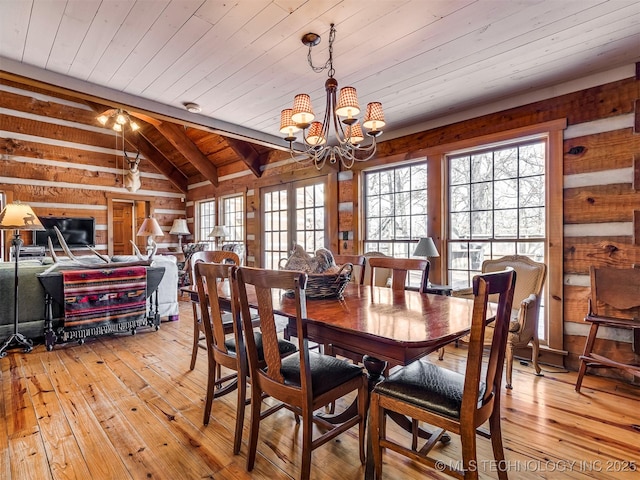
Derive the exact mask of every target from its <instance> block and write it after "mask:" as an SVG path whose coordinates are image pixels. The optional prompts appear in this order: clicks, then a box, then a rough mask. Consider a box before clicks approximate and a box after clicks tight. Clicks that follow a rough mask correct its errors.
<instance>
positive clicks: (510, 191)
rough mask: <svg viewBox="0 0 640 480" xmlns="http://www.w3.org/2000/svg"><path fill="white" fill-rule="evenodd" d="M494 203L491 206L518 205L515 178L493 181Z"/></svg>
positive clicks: (513, 206)
mask: <svg viewBox="0 0 640 480" xmlns="http://www.w3.org/2000/svg"><path fill="white" fill-rule="evenodd" d="M493 186H494V187H493V188H494V198H495V201H494V204H493V207H494V208H496V209H498V208H517V207H518V181H517V180H501V181H498V182H494V184H493Z"/></svg>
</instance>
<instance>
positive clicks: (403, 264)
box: [369, 257, 429, 293]
mask: <svg viewBox="0 0 640 480" xmlns="http://www.w3.org/2000/svg"><path fill="white" fill-rule="evenodd" d="M369 265H370V267H371V271H370V272H369V284H370V285H371V286H372V287H373V286H374V278H375V277H374V275H375V271H376V269H378V268H387V269H390V270H391V272H392V273H391V288H392V289H393V290H396V291H401V290H404V288H405V285H406V280H407V272H409V271H410V270H417V271H421V272H422V277H421V279H420V287H419V290H420V292H422V293H424V292H425V291H426V289H427V283H428V280H429V260H422V259H417V258H392V257H372V258H370V259H369Z"/></svg>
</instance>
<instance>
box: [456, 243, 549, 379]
mask: <svg viewBox="0 0 640 480" xmlns="http://www.w3.org/2000/svg"><path fill="white" fill-rule="evenodd" d="M507 267H511V268H512V269H513V270H514V271H515V272H516V275H517V278H518V280H517V282H516V288H515V290H514V292H513V306H514V309H513V311H512V312H511V323H510V324H509V336H508V338H507V357H506V358H507V382H506V383H507V385H506V386H507V388H509V389H511V388H513V385H512V378H513V354H514V350H515V349H516V348H521V347H527V346H529V344H531V346H532V352H531V361H532V363H533V368H534V369H535V371H536V375H538V376H541V375H542V374H541V370H540V365H539V364H538V356H539V355H540V342H539V340H538V318H539V316H540V302H541V300H542V288H543V286H544V281H545V278H546V276H547V266H546V265H545V264H544V263H540V262H534V261H533V260H531V259H530V258H529V257H525V256H523V255H507V256H505V257H501V258H497V259H493V260H485V261H484V262H483V263H482V272H483V273H489V272H497V271H501V270H504V269H505V268H507ZM467 294H468V289H465V290H461V291H457V292H456V293H455V295H456V296H462V297H464V296H467Z"/></svg>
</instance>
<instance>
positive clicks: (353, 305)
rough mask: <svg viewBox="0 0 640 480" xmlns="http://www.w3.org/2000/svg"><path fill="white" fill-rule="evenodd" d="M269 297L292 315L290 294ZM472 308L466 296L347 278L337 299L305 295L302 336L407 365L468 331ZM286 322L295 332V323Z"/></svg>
mask: <svg viewBox="0 0 640 480" xmlns="http://www.w3.org/2000/svg"><path fill="white" fill-rule="evenodd" d="M248 293H249V296H251V292H248ZM273 301H274V310H275V312H276V313H278V314H280V315H283V316H285V317H288V318H291V319H293V318H295V303H294V300H293V299H292V298H290V297H288V296H287V295H283V293H282V292H279V291H274V294H273ZM249 303H250V304H252V303H253V304H255V299H252V298H249ZM472 310H473V301H471V300H468V299H462V298H456V297H447V296H442V295H435V294H424V293H419V292H416V291H409V290H405V291H401V292H395V291H393V290H392V289H390V288H385V287H373V288H371V287H370V286H364V285H357V284H355V283H350V284H349V285H348V286H347V288H346V289H345V291H344V295H343V298H341V299H337V298H325V299H307V337H308V338H309V340H312V341H314V342H317V343H321V344H328V345H333V346H337V347H339V348H340V349H341V350H344V351H347V352H350V353H353V354H355V355H360V356H363V355H372V356H374V357H376V358H378V359H380V360H383V361H386V362H389V363H390V364H391V365H407V364H409V363H411V362H413V361H415V360H417V359H419V358H420V357H423V356H424V355H426V354H428V353H430V352H433V351H434V350H437V349H439V348H440V347H442V346H444V345H447V344H448V343H451V342H453V341H454V340H456V339H459V338H460V337H462V336H464V335H466V334H468V333H469V330H470V328H471V315H472ZM289 327H290V333H291V334H292V335H294V336H295V323H294V322H289Z"/></svg>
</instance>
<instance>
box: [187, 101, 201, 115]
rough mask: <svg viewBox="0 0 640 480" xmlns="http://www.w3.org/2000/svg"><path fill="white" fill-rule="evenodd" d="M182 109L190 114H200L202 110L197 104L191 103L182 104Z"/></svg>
mask: <svg viewBox="0 0 640 480" xmlns="http://www.w3.org/2000/svg"><path fill="white" fill-rule="evenodd" d="M184 108H186V109H187V111H188V112H191V113H200V112H201V111H202V108H200V105H198V104H197V103H193V102H187V103H185V104H184Z"/></svg>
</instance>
